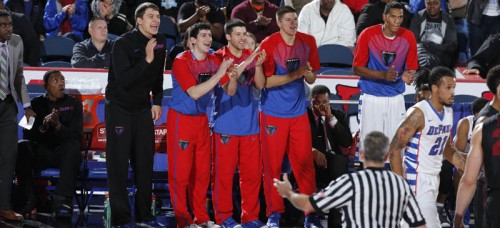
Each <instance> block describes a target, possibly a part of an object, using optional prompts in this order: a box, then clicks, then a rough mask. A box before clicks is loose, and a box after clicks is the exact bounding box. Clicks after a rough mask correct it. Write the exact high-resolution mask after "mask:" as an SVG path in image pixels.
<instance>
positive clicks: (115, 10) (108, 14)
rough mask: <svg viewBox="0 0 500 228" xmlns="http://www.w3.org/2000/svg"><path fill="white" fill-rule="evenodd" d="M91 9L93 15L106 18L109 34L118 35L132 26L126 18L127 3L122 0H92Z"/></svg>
mask: <svg viewBox="0 0 500 228" xmlns="http://www.w3.org/2000/svg"><path fill="white" fill-rule="evenodd" d="M91 10H92V14H93V15H94V17H100V18H103V19H105V20H106V22H107V24H108V32H109V33H110V34H114V35H117V36H120V35H122V34H123V33H126V32H128V31H130V30H131V29H132V27H133V26H132V24H130V22H129V21H128V20H127V15H126V14H127V4H125V3H124V2H123V0H93V1H92V4H91Z"/></svg>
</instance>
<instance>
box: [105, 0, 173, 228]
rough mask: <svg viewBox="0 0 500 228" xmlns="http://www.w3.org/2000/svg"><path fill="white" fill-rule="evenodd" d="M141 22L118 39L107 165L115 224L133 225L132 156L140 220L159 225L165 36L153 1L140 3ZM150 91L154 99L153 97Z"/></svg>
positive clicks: (108, 122) (108, 117) (110, 84)
mask: <svg viewBox="0 0 500 228" xmlns="http://www.w3.org/2000/svg"><path fill="white" fill-rule="evenodd" d="M135 17H136V24H137V25H136V28H135V29H133V30H132V31H130V32H128V33H125V34H124V35H123V36H122V37H120V38H119V39H117V40H116V41H115V42H114V45H113V50H112V52H111V55H112V56H113V58H112V60H111V65H110V67H109V73H108V85H107V86H106V107H105V112H106V113H105V114H106V133H107V134H106V140H107V144H106V159H107V160H106V168H107V172H108V177H109V178H108V186H109V199H110V205H111V218H112V221H107V222H108V223H109V222H110V223H112V225H113V226H122V225H125V226H127V227H132V226H134V223H133V221H131V219H132V216H131V214H130V213H131V208H130V204H129V195H128V192H127V187H126V185H127V176H128V167H129V160H130V163H131V166H132V168H133V170H134V173H135V175H134V176H135V181H134V182H135V186H136V188H137V192H136V193H135V207H134V208H135V216H134V219H135V222H136V223H137V225H138V226H142V227H160V226H162V225H161V224H159V223H157V222H156V221H155V217H154V216H153V215H152V214H151V194H152V190H151V186H152V183H151V182H152V176H153V158H154V122H155V121H157V120H159V119H160V116H161V101H162V99H163V70H164V69H165V55H166V44H165V37H164V36H163V35H161V34H158V27H159V25H160V13H159V10H158V7H157V6H156V5H154V4H152V3H143V4H142V5H140V6H139V7H137V9H136V16H135ZM151 97H152V100H153V102H151Z"/></svg>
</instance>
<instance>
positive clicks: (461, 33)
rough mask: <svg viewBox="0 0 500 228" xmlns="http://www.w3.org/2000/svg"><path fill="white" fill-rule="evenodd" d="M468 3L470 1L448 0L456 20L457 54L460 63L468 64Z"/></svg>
mask: <svg viewBox="0 0 500 228" xmlns="http://www.w3.org/2000/svg"><path fill="white" fill-rule="evenodd" d="M467 2H468V0H448V6H449V8H450V12H451V13H450V14H451V16H452V17H453V19H454V20H455V29H456V30H457V53H458V59H457V60H458V63H459V64H462V63H466V62H467V61H468V60H469V59H470V51H469V30H468V25H467V18H466V17H467V12H466V11H467Z"/></svg>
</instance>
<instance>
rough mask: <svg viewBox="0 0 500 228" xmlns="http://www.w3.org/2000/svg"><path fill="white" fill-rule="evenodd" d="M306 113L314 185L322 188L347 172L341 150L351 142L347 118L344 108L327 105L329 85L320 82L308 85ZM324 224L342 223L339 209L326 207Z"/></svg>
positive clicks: (329, 225) (337, 224) (345, 159)
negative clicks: (308, 125) (309, 98)
mask: <svg viewBox="0 0 500 228" xmlns="http://www.w3.org/2000/svg"><path fill="white" fill-rule="evenodd" d="M307 114H308V116H309V123H310V125H311V136H312V146H313V148H312V153H313V156H314V163H315V164H316V185H317V187H318V189H322V188H325V187H326V186H328V184H329V183H330V181H332V180H335V179H336V178H338V177H340V176H341V175H343V174H345V173H347V165H348V161H347V158H346V156H345V155H344V154H343V153H342V147H344V148H347V147H349V146H350V145H351V142H352V134H351V130H350V128H349V118H348V116H347V115H346V113H345V112H344V111H342V110H336V109H333V108H331V107H330V89H328V87H326V86H324V85H317V86H314V88H313V89H312V91H311V106H310V107H309V108H308V109H307ZM328 227H342V220H341V214H340V211H339V210H336V209H332V210H330V213H329V215H328Z"/></svg>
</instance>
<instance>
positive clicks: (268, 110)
mask: <svg viewBox="0 0 500 228" xmlns="http://www.w3.org/2000/svg"><path fill="white" fill-rule="evenodd" d="M294 42H295V43H294V45H293V46H292V45H288V44H286V43H285V41H284V40H283V37H282V36H281V34H280V33H279V32H276V33H274V34H272V35H271V36H269V37H267V38H266V39H264V40H263V41H262V43H261V44H260V47H259V48H260V49H261V50H265V51H266V60H265V61H264V63H263V69H264V75H265V76H266V77H270V76H273V75H286V74H289V73H291V72H294V71H296V70H298V69H299V68H300V67H301V66H305V65H307V62H309V64H310V65H311V67H312V68H313V71H318V70H319V68H320V65H319V56H318V48H317V47H316V40H315V39H314V37H313V36H311V35H307V34H304V33H301V32H297V34H296V35H295V41H294ZM277 77H281V76H277ZM305 99H306V95H305V88H304V78H303V77H301V78H298V79H296V80H294V81H292V82H289V83H287V84H284V85H281V86H276V87H273V88H264V89H263V90H262V94H261V99H260V100H261V108H262V111H263V112H264V114H266V115H271V116H275V117H281V118H293V117H297V116H300V115H303V114H304V113H306V111H307V109H306V108H307V104H306V101H305Z"/></svg>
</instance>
